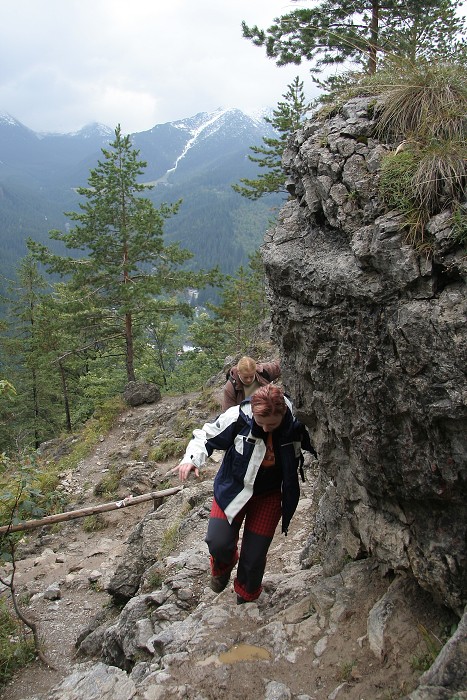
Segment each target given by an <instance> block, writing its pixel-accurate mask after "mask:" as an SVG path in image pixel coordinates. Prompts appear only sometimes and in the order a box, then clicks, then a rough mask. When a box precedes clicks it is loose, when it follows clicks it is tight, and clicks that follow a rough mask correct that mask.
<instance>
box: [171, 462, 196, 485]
mask: <svg viewBox="0 0 467 700" xmlns="http://www.w3.org/2000/svg"><path fill="white" fill-rule="evenodd" d="M192 469H194V471H195V476H196V477H198V476H199V469H198V467H195V465H194V464H193V463H192V462H182V463H181V464H177V466H176V467H174V468H173V469H170V471H168V472H167V475H169V474H177V472H178V478H179V479H180V481H186V480H187V479H188V477H189V476H190V472H191V470H192Z"/></svg>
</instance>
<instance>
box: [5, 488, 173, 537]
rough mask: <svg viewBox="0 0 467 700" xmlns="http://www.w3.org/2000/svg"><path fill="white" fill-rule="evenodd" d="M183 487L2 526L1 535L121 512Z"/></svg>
mask: <svg viewBox="0 0 467 700" xmlns="http://www.w3.org/2000/svg"><path fill="white" fill-rule="evenodd" d="M182 488H183V486H174V487H173V488H171V489H164V490H163V491H151V493H143V494H141V496H127V498H124V499H123V500H122V501H114V502H112V503H102V504H101V505H100V506H88V507H87V508H80V509H79V510H70V511H68V513H57V514H56V515H47V516H46V517H45V518H38V519H37V520H26V521H25V522H24V523H17V524H15V525H2V526H1V527H0V535H5V534H9V533H10V532H18V531H20V530H34V529H35V528H36V527H42V526H43V525H52V524H53V523H60V522H63V521H64V520H74V519H75V518H85V517H86V516H87V515H93V514H94V513H105V512H107V511H109V510H119V509H120V508H127V507H128V506H135V505H137V504H138V503H144V501H151V500H154V499H156V498H164V496H172V495H173V494H174V493H178V492H179V491H181V490H182Z"/></svg>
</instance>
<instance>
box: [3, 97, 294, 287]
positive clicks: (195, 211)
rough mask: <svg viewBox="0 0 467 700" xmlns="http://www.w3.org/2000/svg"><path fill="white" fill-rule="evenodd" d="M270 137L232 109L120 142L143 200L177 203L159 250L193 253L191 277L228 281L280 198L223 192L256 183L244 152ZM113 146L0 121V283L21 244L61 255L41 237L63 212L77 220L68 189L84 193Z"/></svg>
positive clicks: (97, 133)
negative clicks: (196, 273) (167, 245)
mask: <svg viewBox="0 0 467 700" xmlns="http://www.w3.org/2000/svg"><path fill="white" fill-rule="evenodd" d="M275 135H277V134H276V133H275V132H274V130H273V129H272V128H271V126H270V125H269V124H268V123H267V122H266V121H265V120H264V119H261V120H256V119H253V118H252V117H250V116H247V115H246V114H244V113H243V112H241V111H240V110H237V109H229V110H222V109H219V110H217V111H215V112H213V113H205V112H201V113H199V114H196V115H195V116H192V117H189V118H186V119H182V120H178V121H174V122H168V123H165V124H157V125H155V126H154V127H153V128H152V129H149V130H148V131H143V132H138V133H134V134H130V138H131V141H132V144H133V145H134V146H135V148H137V149H138V150H139V152H140V153H139V157H140V158H141V159H142V160H144V161H146V163H147V167H146V168H145V171H144V176H143V180H144V181H145V182H147V183H150V184H151V185H152V186H153V189H152V190H148V192H147V193H146V196H147V197H149V198H150V199H151V200H152V201H153V202H154V203H155V204H156V206H158V205H159V204H161V203H162V202H166V203H168V204H170V203H172V202H175V201H178V200H179V199H181V200H182V206H181V208H180V210H179V213H178V214H177V215H176V216H174V217H172V218H171V219H169V220H168V221H167V223H166V226H165V233H166V240H167V242H174V241H178V242H179V243H180V244H181V245H182V246H183V247H184V248H188V249H189V250H191V251H192V252H193V253H194V258H193V259H192V261H191V262H190V265H191V266H192V267H193V268H194V269H199V268H205V269H206V268H209V267H212V266H214V265H219V268H220V269H221V271H222V272H224V273H227V274H232V273H233V272H234V271H235V270H236V269H237V268H238V267H239V265H244V264H247V262H248V254H249V253H251V252H252V251H254V250H255V249H256V248H257V247H258V245H259V243H260V242H261V240H262V237H263V235H264V232H265V230H266V229H267V228H268V225H269V222H270V220H271V219H272V217H273V216H274V211H275V210H276V209H277V207H278V206H280V203H281V201H282V200H283V196H282V195H270V196H269V197H267V198H265V199H264V201H263V200H260V201H258V202H251V201H250V200H247V199H245V198H243V197H241V196H240V195H239V194H237V193H235V192H234V191H233V190H232V187H231V185H232V184H233V183H236V182H238V181H239V180H240V178H244V177H247V178H251V177H255V176H256V174H257V166H256V165H255V164H254V163H252V162H251V161H250V160H249V159H248V155H249V154H251V151H250V146H253V145H262V143H263V141H262V140H263V138H264V137H274V136H275ZM114 136H115V132H114V130H113V129H111V128H110V127H108V126H104V125H102V124H97V123H94V124H89V125H87V126H85V127H84V128H83V129H81V130H80V131H77V132H75V133H70V134H56V133H39V132H35V131H33V130H31V129H29V128H28V127H27V126H25V125H24V124H22V123H21V122H19V121H18V120H16V119H15V118H14V117H12V116H10V115H8V114H1V113H0V241H1V245H2V256H1V260H0V274H1V275H2V276H4V277H7V278H12V277H13V276H14V271H15V269H16V266H17V264H18V262H19V260H20V259H21V258H22V257H23V256H24V255H25V254H26V252H27V248H26V240H27V238H29V237H31V238H33V239H34V240H38V241H40V242H42V243H46V244H47V245H49V247H50V248H51V249H53V250H55V251H56V252H63V250H62V251H60V248H59V246H60V244H59V243H58V242H55V241H51V240H50V239H49V231H50V230H51V229H54V228H57V229H60V230H63V229H64V227H65V226H69V219H68V218H67V217H66V215H65V214H64V212H70V211H78V210H79V203H80V201H81V200H82V198H81V197H80V195H78V194H77V192H76V188H77V187H79V186H86V185H87V183H88V177H89V173H90V170H91V169H92V168H94V167H95V166H96V165H97V163H98V161H99V160H103V154H102V148H106V147H107V146H108V144H109V143H110V142H111V141H112V140H113V138H114Z"/></svg>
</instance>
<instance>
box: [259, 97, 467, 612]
mask: <svg viewBox="0 0 467 700" xmlns="http://www.w3.org/2000/svg"><path fill="white" fill-rule="evenodd" d="M375 113H376V112H375V107H374V103H372V101H371V99H368V98H358V99H357V100H351V101H350V102H349V103H347V105H345V106H344V107H343V108H342V109H341V110H340V112H339V114H337V115H335V116H331V117H330V118H328V119H327V120H326V122H325V123H324V122H319V121H318V120H316V122H310V123H309V124H308V125H307V128H306V129H303V130H301V132H300V133H299V134H296V135H295V137H293V138H292V139H291V140H290V141H289V143H288V148H287V150H286V151H285V152H284V156H283V163H284V167H285V168H286V170H287V175H288V178H289V182H290V183H291V186H290V187H289V192H290V193H291V195H292V198H291V199H290V200H289V201H288V202H287V203H286V204H285V205H284V206H283V208H282V210H281V212H280V215H279V219H278V222H277V224H276V225H275V226H274V227H273V228H272V229H271V230H270V231H269V232H268V233H267V234H266V237H265V241H264V245H263V247H262V257H263V261H264V264H265V270H266V276H267V279H268V293H269V302H270V307H271V310H272V335H273V341H274V342H275V343H276V344H277V345H278V346H279V348H280V354H281V361H282V368H283V371H282V378H283V381H284V385H285V386H286V387H287V391H288V392H289V394H290V395H292V396H293V397H294V403H295V408H296V410H297V414H298V417H299V418H301V419H302V420H303V421H304V422H305V423H306V425H307V426H308V428H309V431H310V434H311V436H312V439H313V442H314V443H315V447H316V448H317V451H318V455H319V467H320V474H319V478H320V488H319V490H318V491H319V493H320V496H321V498H320V502H319V512H318V514H317V517H316V523H315V524H314V527H313V532H312V533H310V537H309V541H308V551H307V552H306V553H305V552H304V553H303V559H302V561H303V563H304V564H305V563H307V564H308V565H309V564H313V563H316V562H320V563H321V564H322V565H323V570H324V573H325V574H326V575H333V574H335V573H337V572H338V571H339V570H340V569H341V568H342V566H343V564H344V563H345V561H346V560H348V557H352V558H354V557H362V556H372V557H375V558H376V559H377V560H378V561H379V562H380V566H381V570H382V571H386V572H391V571H401V572H404V571H405V572H407V573H408V574H410V575H411V576H413V577H414V578H415V580H416V581H417V582H418V583H419V585H420V586H421V587H422V588H423V589H425V590H427V591H430V592H431V594H432V595H433V596H434V597H435V598H436V599H437V600H438V601H440V602H442V603H444V604H445V605H446V606H448V607H449V608H451V609H452V610H453V611H454V612H455V613H456V614H457V615H458V616H460V615H461V614H462V611H463V608H464V606H465V604H466V603H467V574H466V572H467V549H466V546H465V542H466V538H467V498H466V496H467V486H466V484H467V379H466V375H465V367H466V366H467V320H466V319H467V296H466V284H465V282H466V278H467V259H466V257H465V252H464V253H463V252H462V246H461V244H460V243H456V242H455V240H454V238H453V236H452V231H451V229H450V225H451V218H450V215H451V213H450V212H443V213H439V214H436V215H434V216H433V217H432V219H431V220H430V221H429V222H428V226H427V230H428V232H429V233H430V235H431V236H432V239H433V244H432V246H433V247H432V254H431V256H430V257H428V258H427V257H426V256H424V255H421V254H419V253H417V251H416V250H415V249H414V248H413V246H411V245H409V244H408V243H407V241H406V231H405V230H404V219H403V217H402V214H401V212H399V211H397V210H394V211H387V210H386V209H385V207H384V204H383V202H382V201H381V198H380V197H379V190H378V183H379V172H380V164H381V158H382V156H383V155H384V153H385V152H387V151H389V150H390V149H391V148H393V146H391V145H388V144H378V143H377V142H376V141H375V140H374V139H373V137H372V129H373V127H374V123H375V122H374V118H375V117H374V115H375ZM352 140H353V141H354V145H355V148H354V149H352V145H351V144H350V143H348V142H347V141H352ZM359 145H362V146H363V147H362V148H359V147H357V146H359ZM396 145H397V144H396ZM352 151H353V152H352ZM349 154H350V155H349ZM344 188H345V189H346V190H347V191H348V192H349V196H347V197H346V195H345V190H344ZM351 194H352V197H350V195H351ZM349 199H351V201H349Z"/></svg>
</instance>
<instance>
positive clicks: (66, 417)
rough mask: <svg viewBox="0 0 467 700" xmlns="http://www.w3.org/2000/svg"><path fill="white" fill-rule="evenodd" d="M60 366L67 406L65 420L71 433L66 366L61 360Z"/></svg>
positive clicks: (64, 402) (64, 398)
mask: <svg viewBox="0 0 467 700" xmlns="http://www.w3.org/2000/svg"><path fill="white" fill-rule="evenodd" d="M58 367H59V369H60V379H61V382H62V392H63V404H64V406H65V420H66V429H67V430H68V432H69V433H71V414H70V402H69V400H68V387H67V385H66V376H65V368H64V367H63V364H62V363H61V362H60V361H59V363H58Z"/></svg>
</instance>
